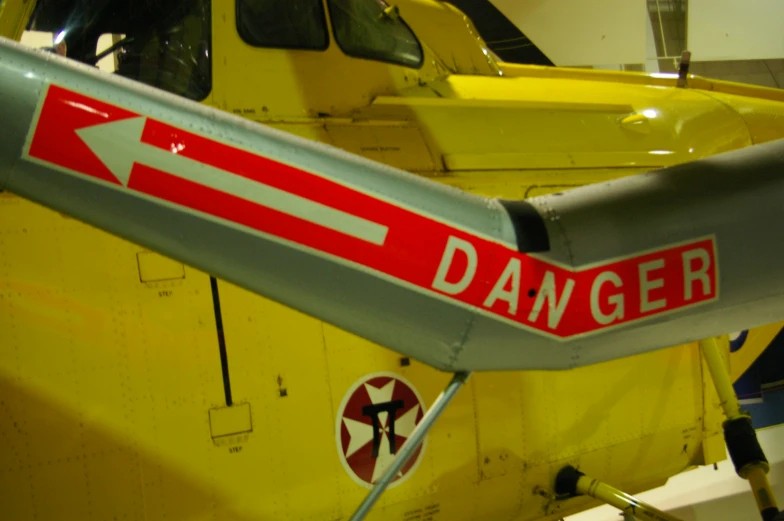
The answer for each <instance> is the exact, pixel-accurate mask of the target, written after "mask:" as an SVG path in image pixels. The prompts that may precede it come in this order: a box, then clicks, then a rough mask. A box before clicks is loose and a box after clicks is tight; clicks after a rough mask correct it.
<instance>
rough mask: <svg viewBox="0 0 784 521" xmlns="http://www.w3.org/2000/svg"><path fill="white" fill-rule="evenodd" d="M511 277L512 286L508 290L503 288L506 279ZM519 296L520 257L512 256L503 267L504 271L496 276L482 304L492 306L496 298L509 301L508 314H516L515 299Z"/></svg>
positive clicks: (487, 306)
mask: <svg viewBox="0 0 784 521" xmlns="http://www.w3.org/2000/svg"><path fill="white" fill-rule="evenodd" d="M509 279H512V288H511V289H509V290H506V289H504V288H505V287H506V283H507V281H509ZM519 298H520V259H517V258H515V257H512V258H511V259H509V264H507V265H506V268H504V272H503V273H502V274H501V276H500V277H499V278H498V282H496V283H495V286H493V290H492V291H491V292H490V294H489V295H488V296H487V298H486V299H485V303H484V306H485V307H486V308H491V307H493V304H495V301H496V300H503V301H504V302H508V303H509V314H510V315H516V314H517V301H518V299H519Z"/></svg>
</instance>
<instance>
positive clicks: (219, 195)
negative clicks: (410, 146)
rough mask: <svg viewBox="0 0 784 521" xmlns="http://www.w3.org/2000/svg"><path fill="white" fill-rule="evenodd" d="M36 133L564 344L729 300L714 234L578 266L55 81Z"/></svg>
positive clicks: (79, 167)
mask: <svg viewBox="0 0 784 521" xmlns="http://www.w3.org/2000/svg"><path fill="white" fill-rule="evenodd" d="M31 132H32V133H33V134H32V136H31V138H30V146H29V148H28V150H27V159H28V160H31V161H36V162H39V163H44V164H46V165H47V166H48V167H50V168H51V167H53V168H56V169H58V170H60V171H63V172H66V173H68V174H70V175H78V176H82V177H84V178H85V179H88V180H90V181H92V182H96V183H104V184H108V185H110V186H112V187H114V188H116V189H119V190H127V191H128V192H129V193H130V194H133V195H136V196H140V197H144V198H146V199H148V200H150V199H153V200H158V201H160V202H162V203H164V204H166V205H169V206H171V205H174V206H175V207H177V208H179V209H180V210H182V211H184V212H189V213H194V214H199V215H202V216H205V217H208V218H210V219H218V220H220V221H223V222H225V223H227V224H228V225H231V226H234V227H236V226H239V227H242V228H243V229H245V230H248V231H249V232H251V233H258V234H261V235H262V236H264V237H266V238H270V239H273V240H276V241H284V242H288V243H290V244H296V245H298V246H304V247H305V248H308V249H310V251H312V252H313V253H314V254H318V255H324V256H327V257H329V258H333V259H339V260H340V261H342V262H345V263H348V265H353V266H356V267H358V268H359V269H362V270H363V271H365V272H370V273H374V274H377V275H379V276H384V277H385V278H386V279H387V280H390V281H392V282H394V283H396V284H399V285H402V286H406V287H409V288H416V289H417V290H418V291H422V290H424V292H426V293H428V294H429V295H431V296H432V297H433V298H438V299H441V300H444V301H447V302H450V303H452V304H454V305H458V306H462V307H467V308H469V309H471V310H473V311H475V312H477V313H481V314H483V315H486V316H489V317H492V318H494V319H496V320H502V321H504V322H507V323H509V324H511V325H513V326H516V327H521V328H524V329H526V330H529V331H532V332H536V333H539V334H543V335H547V336H550V337H553V338H558V339H570V338H577V337H579V336H583V335H587V334H592V333H596V332H600V331H602V330H604V329H607V328H611V327H617V326H621V325H624V324H627V323H630V322H635V321H638V320H645V319H648V318H651V317H655V316H658V315H662V314H665V313H671V312H674V311H678V310H681V309H685V308H688V307H691V306H695V305H700V304H704V303H707V302H710V301H713V300H715V299H717V298H718V258H717V255H716V251H715V250H716V248H715V246H716V245H715V239H714V237H712V236H707V237H697V238H694V239H692V240H688V241H684V242H680V243H677V244H668V245H663V246H662V247H660V248H656V249H654V250H649V251H643V252H636V253H634V254H632V255H629V256H626V257H623V258H613V259H609V258H608V259H606V260H603V261H601V262H598V263H595V264H592V265H590V266H577V267H573V266H565V265H560V264H556V263H553V262H550V261H548V260H546V259H543V258H542V257H539V256H534V255H527V254H524V253H520V252H518V251H517V245H516V244H506V243H502V242H499V240H497V239H493V238H491V237H486V236H483V235H482V234H480V233H478V232H473V231H471V230H466V229H465V228H463V227H460V226H458V225H455V224H454V223H450V222H446V221H443V220H439V219H437V218H434V217H432V216H428V215H425V214H423V213H420V212H417V211H412V210H410V209H408V208H407V207H405V206H404V205H401V204H396V203H394V202H390V201H387V200H385V199H383V197H381V195H380V194H378V193H374V192H373V191H372V190H367V189H360V188H358V187H352V186H348V185H346V184H345V183H343V182H340V181H339V180H337V179H332V178H330V177H328V176H326V175H321V174H320V173H318V172H311V171H308V170H306V169H303V168H299V167H297V166H294V165H289V164H285V163H282V162H280V161H276V160H274V159H272V158H270V157H264V156H261V155H258V154H256V153H253V152H250V151H248V150H244V149H242V148H238V147H235V146H231V145H228V144H225V143H220V142H218V141H215V140H213V139H210V138H207V137H204V136H201V135H198V134H196V133H194V132H192V131H189V130H186V129H184V128H179V127H176V126H173V125H171V124H169V123H166V122H163V121H159V120H156V119H153V118H151V117H148V116H145V115H143V114H139V113H136V112H133V111H130V110H128V109H125V108H121V107H118V106H116V105H114V104H110V103H107V102H104V101H100V100H96V99H93V98H91V97H89V96H85V95H83V94H80V93H77V92H73V91H70V90H67V89H63V88H61V87H57V86H54V85H52V86H50V87H49V89H48V90H47V92H46V94H45V96H44V98H43V100H42V105H41V107H40V115H39V117H38V120H37V121H36V123H35V124H34V125H33V128H32V130H31Z"/></svg>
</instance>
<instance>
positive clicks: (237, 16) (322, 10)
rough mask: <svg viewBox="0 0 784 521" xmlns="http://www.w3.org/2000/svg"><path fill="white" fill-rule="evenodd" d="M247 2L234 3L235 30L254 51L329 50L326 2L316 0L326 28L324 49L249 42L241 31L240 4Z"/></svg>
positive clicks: (287, 0) (330, 40) (240, 0)
mask: <svg viewBox="0 0 784 521" xmlns="http://www.w3.org/2000/svg"><path fill="white" fill-rule="evenodd" d="M244 1H246V0H236V1H235V2H234V29H235V30H236V31H237V35H238V36H239V37H240V40H242V41H243V42H244V43H245V44H247V45H249V46H251V47H253V48H254V49H281V50H285V51H314V52H324V51H326V50H327V49H329V47H330V45H331V43H332V38H331V37H330V33H329V29H330V27H329V22H328V20H327V10H326V8H325V7H324V0H316V1H317V2H318V5H319V6H320V13H321V22H322V24H323V26H324V36H325V40H326V42H325V44H324V46H323V47H298V46H286V45H275V46H271V45H259V44H256V43H253V42H251V41H248V39H247V38H246V37H245V35H244V34H243V31H242V30H240V3H241V2H244ZM282 1H284V2H289V1H290V0H282Z"/></svg>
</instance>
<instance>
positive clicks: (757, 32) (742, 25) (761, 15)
mask: <svg viewBox="0 0 784 521" xmlns="http://www.w3.org/2000/svg"><path fill="white" fill-rule="evenodd" d="M782 22H784V2H782V1H781V0H742V1H741V0H689V16H688V28H687V29H688V30H687V34H688V38H687V42H688V43H687V44H688V46H689V50H690V51H691V52H692V57H693V58H694V59H698V60H706V61H707V60H759V59H769V58H781V57H783V56H784V27H782Z"/></svg>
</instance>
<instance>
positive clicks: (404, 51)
mask: <svg viewBox="0 0 784 521" xmlns="http://www.w3.org/2000/svg"><path fill="white" fill-rule="evenodd" d="M328 5H329V15H330V17H331V18H332V29H333V31H334V32H335V40H336V41H337V42H338V45H339V46H340V48H341V49H343V52H345V53H346V54H348V55H349V56H355V57H357V58H370V59H371V60H379V61H384V62H390V63H397V64H400V65H406V66H408V67H419V66H420V65H422V58H423V57H422V47H421V46H420V45H419V41H418V40H417V38H416V36H415V35H414V33H413V32H412V31H411V29H409V28H408V26H407V25H406V23H405V22H404V21H403V20H402V19H401V18H400V16H399V15H398V12H397V9H396V8H395V7H390V6H389V5H388V4H387V3H386V2H384V1H383V0H328Z"/></svg>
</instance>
